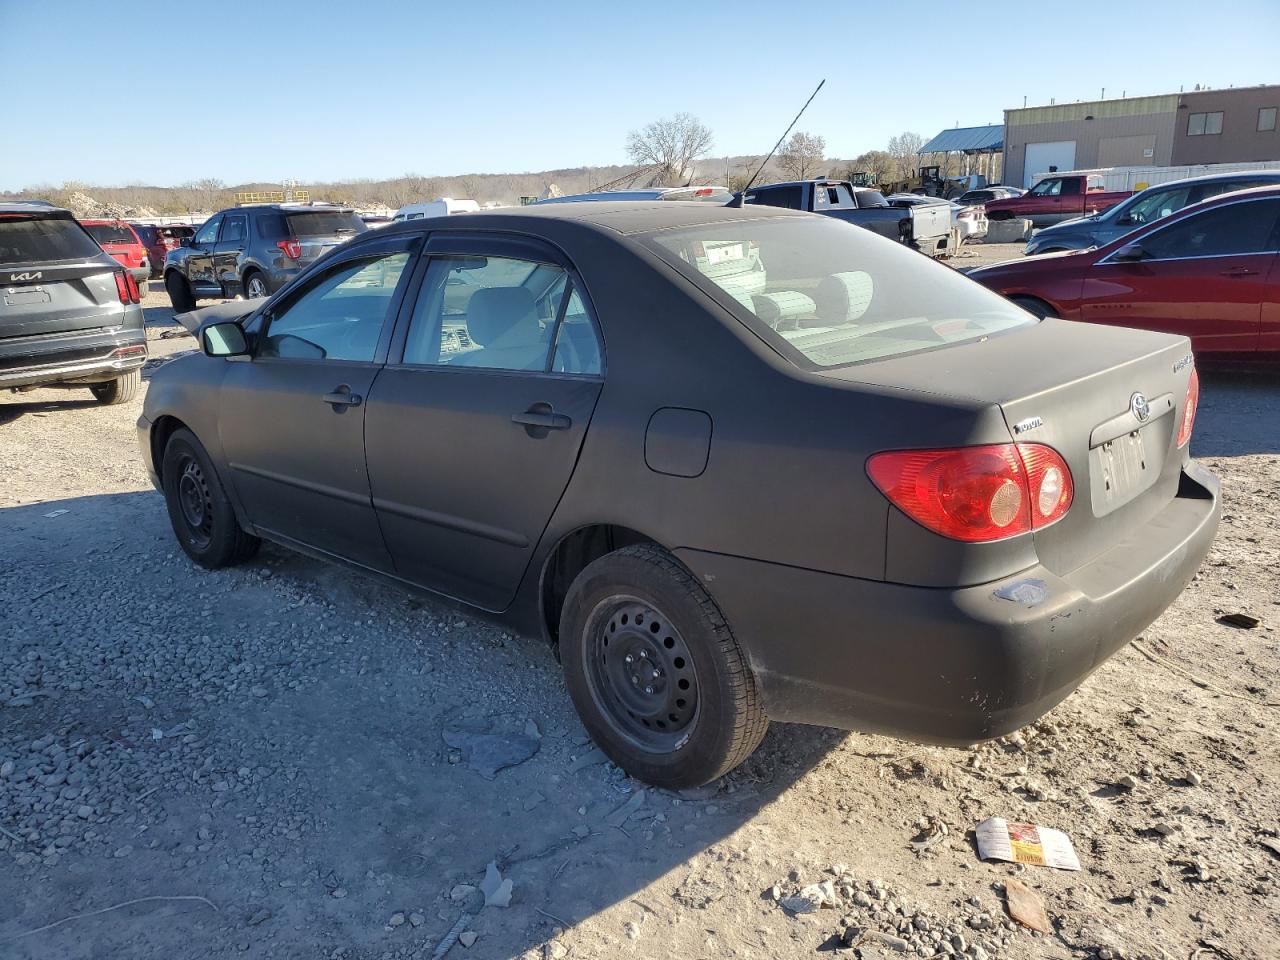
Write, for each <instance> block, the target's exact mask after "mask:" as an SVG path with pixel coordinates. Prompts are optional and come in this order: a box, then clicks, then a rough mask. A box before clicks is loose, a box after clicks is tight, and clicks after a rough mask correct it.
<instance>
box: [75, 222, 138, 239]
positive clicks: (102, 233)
mask: <svg viewBox="0 0 1280 960" xmlns="http://www.w3.org/2000/svg"><path fill="white" fill-rule="evenodd" d="M84 228H85V229H86V230H88V231H89V236H91V237H93V239H95V240H97V241H98V242H99V243H137V242H138V239H137V238H136V237H135V236H134V235H133V231H132V230H130V229H129V228H128V227H126V226H125V225H124V224H121V223H86V224H85V225H84Z"/></svg>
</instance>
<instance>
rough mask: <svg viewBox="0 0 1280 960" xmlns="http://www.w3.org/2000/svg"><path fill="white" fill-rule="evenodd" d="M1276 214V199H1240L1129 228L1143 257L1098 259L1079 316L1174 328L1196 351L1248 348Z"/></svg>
mask: <svg viewBox="0 0 1280 960" xmlns="http://www.w3.org/2000/svg"><path fill="white" fill-rule="evenodd" d="M1278 217H1280V200H1275V199H1262V200H1239V201H1236V202H1234V203H1227V204H1223V205H1221V206H1214V207H1210V208H1208V209H1206V210H1201V211H1198V212H1196V213H1192V214H1190V215H1189V216H1184V217H1182V218H1180V219H1178V220H1175V221H1173V222H1171V223H1167V224H1165V223H1159V224H1153V225H1152V226H1151V227H1150V228H1148V229H1147V230H1146V231H1142V232H1139V233H1135V234H1130V235H1129V236H1128V237H1127V238H1126V239H1127V240H1128V241H1129V242H1130V243H1137V244H1138V245H1139V246H1140V247H1141V249H1142V252H1143V256H1142V259H1140V260H1136V261H1117V260H1116V259H1115V252H1112V253H1111V254H1109V255H1107V256H1106V257H1103V258H1102V259H1101V260H1099V261H1098V263H1097V264H1095V265H1094V267H1093V268H1092V269H1091V270H1089V271H1088V272H1087V273H1086V274H1085V280H1084V284H1083V287H1082V289H1081V297H1082V303H1081V315H1080V319H1081V320H1087V321H1091V322H1094V323H1112V324H1118V325H1120V326H1134V327H1141V328H1143V329H1146V330H1161V331H1166V332H1168V333H1180V334H1183V335H1184V336H1187V337H1190V338H1191V345H1192V346H1193V347H1194V348H1195V350H1196V351H1197V352H1198V353H1216V354H1234V355H1237V356H1240V355H1245V354H1252V353H1254V352H1255V351H1256V350H1257V349H1258V337H1259V332H1260V331H1259V328H1260V324H1261V315H1262V302H1263V300H1264V299H1266V296H1267V277H1268V274H1269V273H1270V271H1271V269H1272V266H1273V263H1274V261H1275V258H1276V253H1275V246H1274V231H1275V227H1276V221H1277V218H1278ZM1116 252H1118V251H1116Z"/></svg>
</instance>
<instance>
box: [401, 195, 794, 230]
mask: <svg viewBox="0 0 1280 960" xmlns="http://www.w3.org/2000/svg"><path fill="white" fill-rule="evenodd" d="M813 216H818V215H817V214H811V213H802V212H801V211H799V210H786V209H783V208H781V207H764V206H759V205H755V204H752V205H749V206H746V207H729V206H720V205H719V204H714V203H672V202H671V201H670V200H652V201H643V200H641V201H636V200H631V201H626V200H603V201H602V200H574V201H570V202H568V203H548V204H541V203H531V204H529V205H528V206H523V207H498V208H496V209H492V210H478V211H475V212H473V213H455V214H453V215H452V216H448V217H426V218H424V219H422V220H402V221H400V222H399V223H393V224H391V226H389V227H384V228H382V229H381V230H379V231H378V235H379V236H380V237H387V236H394V235H396V234H399V233H417V232H420V231H421V230H423V229H424V228H427V229H433V230H474V229H477V228H486V229H490V230H496V231H503V230H508V231H510V230H515V231H521V230H529V231H530V232H533V233H537V232H539V230H540V225H541V223H544V222H546V221H559V222H572V223H574V224H577V225H579V226H582V227H584V228H586V229H588V230H592V231H595V232H598V233H610V234H621V235H624V236H625V235H630V234H636V233H646V232H648V231H650V230H662V229H665V228H669V227H692V226H702V225H704V224H713V223H731V222H732V221H734V220H763V219H773V218H780V217H813Z"/></svg>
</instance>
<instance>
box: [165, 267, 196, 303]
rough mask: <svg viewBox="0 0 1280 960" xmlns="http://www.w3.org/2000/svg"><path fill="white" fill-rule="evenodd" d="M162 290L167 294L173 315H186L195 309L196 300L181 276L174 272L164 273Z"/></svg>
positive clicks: (189, 286)
mask: <svg viewBox="0 0 1280 960" xmlns="http://www.w3.org/2000/svg"><path fill="white" fill-rule="evenodd" d="M164 288H165V290H166V291H167V292H168V294H169V302H170V303H171V304H173V310H174V312H175V313H186V312H187V311H188V310H194V309H195V308H196V298H195V295H194V294H193V293H192V292H191V285H190V284H189V283H187V281H186V278H185V277H183V276H182V274H180V273H178V272H177V271H174V270H171V271H169V272H168V273H166V274H165V275H164Z"/></svg>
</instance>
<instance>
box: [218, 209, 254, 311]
mask: <svg viewBox="0 0 1280 960" xmlns="http://www.w3.org/2000/svg"><path fill="white" fill-rule="evenodd" d="M248 236H249V218H248V216H246V215H245V214H243V213H228V214H225V215H224V216H223V218H222V233H221V234H219V236H218V242H217V244H216V245H215V246H214V248H213V273H214V280H215V281H216V282H217V284H218V285H219V286H220V287H221V288H222V291H223V295H224V296H228V297H234V296H235V295H236V294H238V293H241V292H242V291H241V290H240V257H241V255H242V254H243V253H244V248H245V245H246V244H247V243H248Z"/></svg>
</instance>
